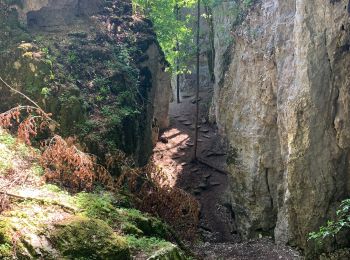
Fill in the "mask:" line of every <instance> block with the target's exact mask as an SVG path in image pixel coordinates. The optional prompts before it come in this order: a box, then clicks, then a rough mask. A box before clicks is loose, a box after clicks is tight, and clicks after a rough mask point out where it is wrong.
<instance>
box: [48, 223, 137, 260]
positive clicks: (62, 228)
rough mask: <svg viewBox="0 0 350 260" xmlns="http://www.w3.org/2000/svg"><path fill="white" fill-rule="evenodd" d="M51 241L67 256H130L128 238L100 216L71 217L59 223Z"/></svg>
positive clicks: (121, 257) (124, 257)
mask: <svg viewBox="0 0 350 260" xmlns="http://www.w3.org/2000/svg"><path fill="white" fill-rule="evenodd" d="M51 240H52V241H53V244H54V246H55V247H56V248H57V249H58V250H59V251H60V253H61V254H62V255H63V256H64V257H67V258H68V259H101V260H102V259H126V260H127V259H130V252H129V248H128V245H127V243H126V241H125V240H124V239H123V238H122V237H120V236H117V235H116V234H115V233H114V232H113V230H112V229H111V228H110V227H109V226H108V225H107V224H106V223H105V222H104V221H101V220H97V219H90V218H86V217H72V218H69V219H67V220H65V221H63V222H60V223H58V224H57V225H56V229H55V230H54V231H53V232H52V234H51Z"/></svg>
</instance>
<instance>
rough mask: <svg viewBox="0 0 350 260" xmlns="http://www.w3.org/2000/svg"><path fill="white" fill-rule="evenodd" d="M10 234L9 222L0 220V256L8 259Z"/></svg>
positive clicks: (10, 249) (10, 252) (9, 254)
mask: <svg viewBox="0 0 350 260" xmlns="http://www.w3.org/2000/svg"><path fill="white" fill-rule="evenodd" d="M12 250H13V249H12V236H11V228H10V225H9V223H7V222H6V221H4V220H0V258H1V259H10V258H11V257H12V254H13V253H12Z"/></svg>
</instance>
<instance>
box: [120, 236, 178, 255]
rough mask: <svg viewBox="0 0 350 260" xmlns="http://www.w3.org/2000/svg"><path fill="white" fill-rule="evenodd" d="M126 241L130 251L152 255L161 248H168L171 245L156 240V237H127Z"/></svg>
mask: <svg viewBox="0 0 350 260" xmlns="http://www.w3.org/2000/svg"><path fill="white" fill-rule="evenodd" d="M126 240H127V242H128V244H129V246H130V249H131V250H132V251H134V252H145V253H152V252H154V251H157V250H159V249H160V248H164V247H168V246H170V245H171V243H169V242H167V241H165V240H162V239H159V238H155V237H141V238H139V237H136V236H132V235H130V236H127V237H126Z"/></svg>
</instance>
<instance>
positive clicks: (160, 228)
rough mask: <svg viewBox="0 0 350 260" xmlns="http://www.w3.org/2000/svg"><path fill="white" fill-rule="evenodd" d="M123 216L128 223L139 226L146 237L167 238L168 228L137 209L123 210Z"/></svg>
mask: <svg viewBox="0 0 350 260" xmlns="http://www.w3.org/2000/svg"><path fill="white" fill-rule="evenodd" d="M122 211H123V215H124V216H125V217H126V218H127V220H128V222H130V223H133V224H134V225H135V226H137V227H138V228H139V229H140V230H142V232H143V233H144V234H145V235H146V236H153V237H160V238H166V237H167V236H168V228H167V226H166V225H165V224H164V223H163V222H162V221H161V220H159V219H157V218H154V217H151V216H148V215H146V214H144V213H141V212H140V211H138V210H136V209H123V210H122Z"/></svg>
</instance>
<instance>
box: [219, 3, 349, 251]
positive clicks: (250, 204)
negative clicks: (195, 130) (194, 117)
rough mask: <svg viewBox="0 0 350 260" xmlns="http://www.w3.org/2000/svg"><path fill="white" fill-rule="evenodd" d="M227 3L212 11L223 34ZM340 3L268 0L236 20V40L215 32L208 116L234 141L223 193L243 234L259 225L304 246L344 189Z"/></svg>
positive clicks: (345, 103)
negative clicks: (229, 41) (228, 42)
mask: <svg viewBox="0 0 350 260" xmlns="http://www.w3.org/2000/svg"><path fill="white" fill-rule="evenodd" d="M225 5H227V3H224V6H219V7H218V9H217V11H216V12H215V14H216V15H215V16H214V20H215V23H216V24H217V25H218V24H220V23H221V24H223V25H224V30H226V35H228V34H229V32H230V30H231V27H230V24H232V23H233V22H232V21H231V22H230V21H229V18H228V17H227V16H225V17H223V13H221V12H220V10H221V9H223V8H226V7H225ZM347 7H348V1H345V0H341V1H336V2H334V3H331V1H324V0H296V1H295V0H265V1H262V2H260V3H259V4H258V5H257V6H255V7H254V8H253V10H251V11H250V12H249V14H248V15H247V17H246V18H245V19H244V21H243V23H242V24H241V25H239V26H236V27H235V28H234V29H233V31H232V34H231V35H232V37H233V39H234V43H233V44H231V45H225V44H222V43H221V42H220V37H221V36H220V35H221V34H220V33H217V34H216V37H217V39H216V45H215V46H216V48H217V50H216V53H217V60H216V76H217V78H216V81H217V82H216V84H215V95H214V99H213V107H212V116H214V115H215V118H214V120H216V122H217V123H218V126H219V129H220V132H222V133H224V134H225V136H226V138H227V139H228V141H229V144H230V147H231V148H230V154H229V160H228V168H229V170H230V173H231V192H230V194H227V196H228V197H229V198H230V199H231V203H232V205H233V209H234V211H235V213H236V217H237V226H238V229H239V231H240V233H241V234H242V235H244V236H245V237H250V236H254V235H256V234H257V232H258V231H261V230H263V231H266V232H270V233H274V235H275V238H276V241H277V242H280V243H289V244H291V245H296V246H299V247H302V248H304V249H305V248H307V246H308V244H307V234H308V233H309V232H310V231H313V230H315V229H317V228H318V226H319V225H320V224H323V223H324V221H325V220H326V219H327V218H328V217H329V216H331V215H332V214H333V213H334V209H335V206H336V205H337V203H338V202H339V201H340V200H341V199H343V198H344V197H346V196H348V195H349V185H350V183H349V177H350V172H349V166H348V165H349V147H350V132H349V131H350V123H349V122H350V121H349V116H348V115H349V112H350V107H349V106H350V105H349V104H350V103H349V101H350V95H349V87H350V86H349V82H350V81H349V73H348V71H349V65H350V52H349V43H350V39H349V30H350V25H349V13H348V11H347ZM220 8H221V9H220ZM225 25H226V26H225ZM227 48H229V49H227ZM227 53H229V54H230V55H229V56H230V57H231V59H230V60H229V61H228V66H227V69H226V70H225V68H224V67H225V66H224V65H223V64H224V63H223V60H224V58H225V55H227ZM224 54H225V55H224ZM223 72H225V73H223Z"/></svg>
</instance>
